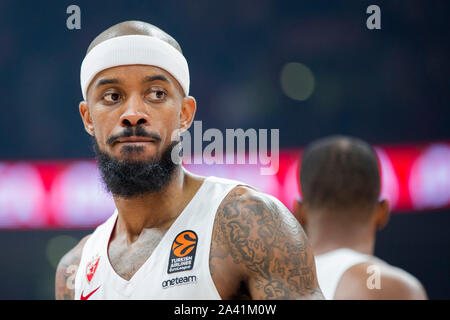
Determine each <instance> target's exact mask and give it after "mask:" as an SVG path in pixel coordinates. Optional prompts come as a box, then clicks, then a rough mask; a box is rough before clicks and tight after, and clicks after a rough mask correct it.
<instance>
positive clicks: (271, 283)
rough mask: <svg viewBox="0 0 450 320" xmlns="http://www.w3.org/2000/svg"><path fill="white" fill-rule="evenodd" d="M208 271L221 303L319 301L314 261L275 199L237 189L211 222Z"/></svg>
mask: <svg viewBox="0 0 450 320" xmlns="http://www.w3.org/2000/svg"><path fill="white" fill-rule="evenodd" d="M210 270H211V275H212V278H213V280H214V283H215V284H216V287H217V289H218V291H219V293H220V295H221V297H222V298H224V299H231V298H235V297H236V293H237V292H238V291H239V292H240V291H242V290H243V289H242V288H243V287H244V289H245V291H247V294H248V295H249V297H250V298H252V299H323V295H322V292H321V290H320V288H319V285H318V282H317V278H316V271H315V263H314V257H313V254H312V250H311V248H310V246H309V244H308V242H307V239H306V236H305V233H304V231H303V229H302V227H301V226H300V224H299V223H298V222H297V220H296V219H295V217H294V216H293V215H292V213H291V212H289V210H288V209H287V208H286V207H285V206H284V205H283V204H281V202H279V201H278V200H277V199H275V198H274V197H271V196H269V195H266V194H262V193H259V192H257V191H254V190H252V189H249V188H246V187H236V188H235V189H233V190H232V191H231V192H230V193H229V194H228V196H227V197H226V198H225V199H224V200H223V201H222V203H221V205H220V207H219V209H218V211H217V216H216V220H215V223H214V230H213V238H212V243H211V253H210Z"/></svg>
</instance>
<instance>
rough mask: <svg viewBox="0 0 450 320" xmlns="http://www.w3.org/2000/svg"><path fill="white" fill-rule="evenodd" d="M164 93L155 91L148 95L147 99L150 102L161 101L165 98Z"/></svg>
mask: <svg viewBox="0 0 450 320" xmlns="http://www.w3.org/2000/svg"><path fill="white" fill-rule="evenodd" d="M166 95H167V94H166V93H165V92H164V91H162V90H155V91H151V92H149V93H148V95H147V97H148V98H149V99H150V100H163V99H164V98H165V97H166Z"/></svg>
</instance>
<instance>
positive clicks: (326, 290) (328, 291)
mask: <svg viewBox="0 0 450 320" xmlns="http://www.w3.org/2000/svg"><path fill="white" fill-rule="evenodd" d="M374 259H375V257H373V256H370V255H367V254H363V253H360V252H358V251H355V250H352V249H348V248H341V249H337V250H333V251H329V252H326V253H324V254H321V255H317V256H315V260H316V273H317V279H318V281H319V286H320V289H322V292H323V295H324V296H325V299H327V300H333V299H334V294H335V292H336V289H337V286H338V284H339V281H340V280H341V278H342V275H343V274H344V273H345V271H347V270H348V269H350V268H351V267H353V266H355V265H357V264H360V263H363V262H368V261H371V260H374Z"/></svg>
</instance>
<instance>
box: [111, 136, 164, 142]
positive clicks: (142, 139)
mask: <svg viewBox="0 0 450 320" xmlns="http://www.w3.org/2000/svg"><path fill="white" fill-rule="evenodd" d="M115 142H116V143H142V142H158V140H157V139H154V138H147V137H135V136H133V137H126V138H119V139H117V140H116V141H115Z"/></svg>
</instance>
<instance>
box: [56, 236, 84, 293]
mask: <svg viewBox="0 0 450 320" xmlns="http://www.w3.org/2000/svg"><path fill="white" fill-rule="evenodd" d="M90 236H91V235H87V236H85V237H84V238H83V239H81V240H80V242H78V244H77V245H76V246H75V247H73V248H72V249H71V250H70V251H68V252H67V253H66V254H65V255H64V256H63V257H62V258H61V260H60V261H59V263H58V266H57V267H56V275H55V296H56V299H73V289H71V288H69V287H68V285H67V281H68V279H69V278H70V277H71V276H73V274H74V272H75V271H76V269H77V268H78V265H79V264H80V260H81V254H82V252H83V248H84V245H85V243H86V241H87V240H88V239H89V237H90Z"/></svg>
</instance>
